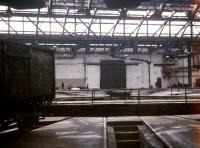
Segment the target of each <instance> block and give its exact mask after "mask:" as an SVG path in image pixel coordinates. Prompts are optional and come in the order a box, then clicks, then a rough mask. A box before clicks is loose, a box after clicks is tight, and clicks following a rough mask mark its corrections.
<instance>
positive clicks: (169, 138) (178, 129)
mask: <svg viewBox="0 0 200 148" xmlns="http://www.w3.org/2000/svg"><path fill="white" fill-rule="evenodd" d="M186 117H187V119H186ZM189 118H190V116H185V117H184V116H179V117H178V116H157V117H153V116H149V117H142V119H143V120H144V122H145V123H146V124H147V125H148V126H149V127H150V128H151V130H152V131H154V133H156V135H157V136H158V137H159V138H160V139H161V140H162V141H163V142H164V143H165V144H166V145H167V147H170V148H199V147H200V123H199V122H198V121H195V120H191V119H189ZM196 119H197V117H196Z"/></svg>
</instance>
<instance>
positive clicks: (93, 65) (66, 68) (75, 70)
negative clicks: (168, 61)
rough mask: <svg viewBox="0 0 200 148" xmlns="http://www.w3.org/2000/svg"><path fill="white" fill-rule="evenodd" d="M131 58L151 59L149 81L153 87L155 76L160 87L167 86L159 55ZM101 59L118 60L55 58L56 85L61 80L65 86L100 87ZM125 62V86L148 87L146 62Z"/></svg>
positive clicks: (80, 56) (91, 57)
mask: <svg viewBox="0 0 200 148" xmlns="http://www.w3.org/2000/svg"><path fill="white" fill-rule="evenodd" d="M132 58H136V59H144V60H148V61H151V64H150V77H151V78H150V80H151V81H150V82H151V85H152V86H153V87H154V88H155V87H156V82H157V78H161V79H162V87H167V85H168V81H167V80H165V79H164V78H163V75H162V67H161V66H159V64H162V62H163V59H162V56H161V55H151V56H149V55H135V56H133V57H132ZM101 60H120V59H119V58H112V57H110V56H108V55H87V56H86V57H85V56H84V55H78V56H76V57H75V58H73V59H67V58H62V59H56V61H55V64H56V66H55V68H56V86H57V88H58V89H59V88H61V83H62V81H63V82H64V83H65V88H67V87H68V88H69V87H72V86H73V87H84V86H88V87H89V88H100V79H101V69H100V62H101ZM124 62H125V64H126V88H141V87H144V88H148V87H149V72H148V64H147V63H145V62H139V61H131V60H128V59H127V60H125V61H124Z"/></svg>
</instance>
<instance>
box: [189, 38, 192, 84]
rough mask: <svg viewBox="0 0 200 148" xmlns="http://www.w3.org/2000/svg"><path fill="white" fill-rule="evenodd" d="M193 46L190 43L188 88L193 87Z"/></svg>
mask: <svg viewBox="0 0 200 148" xmlns="http://www.w3.org/2000/svg"><path fill="white" fill-rule="evenodd" d="M191 51H192V44H191V42H190V43H188V53H189V54H188V87H192V55H191Z"/></svg>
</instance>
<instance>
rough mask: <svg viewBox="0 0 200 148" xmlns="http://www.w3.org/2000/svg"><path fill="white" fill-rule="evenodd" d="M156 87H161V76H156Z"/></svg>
mask: <svg viewBox="0 0 200 148" xmlns="http://www.w3.org/2000/svg"><path fill="white" fill-rule="evenodd" d="M156 87H157V88H161V87H162V79H161V78H157V82H156Z"/></svg>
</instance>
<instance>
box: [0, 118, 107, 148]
mask: <svg viewBox="0 0 200 148" xmlns="http://www.w3.org/2000/svg"><path fill="white" fill-rule="evenodd" d="M48 120H49V119H48ZM104 127H105V126H104V118H70V119H67V120H63V121H60V122H57V123H54V124H51V125H48V126H44V127H42V128H39V129H35V130H33V131H31V132H30V133H28V134H19V133H18V132H17V131H13V132H8V133H5V132H4V133H0V139H1V140H0V147H1V148H103V147H104V131H105V130H104Z"/></svg>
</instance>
